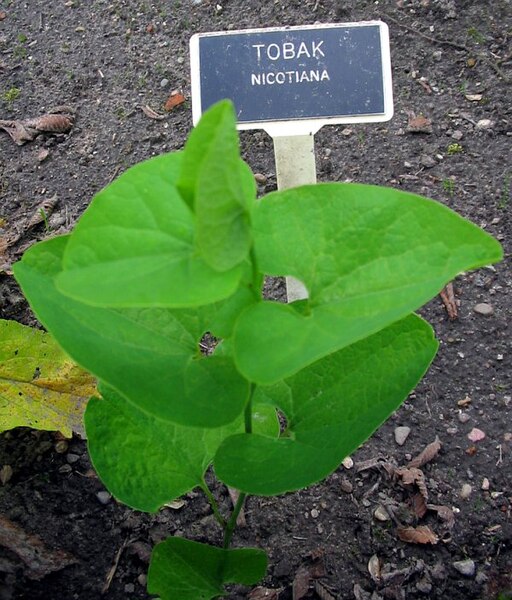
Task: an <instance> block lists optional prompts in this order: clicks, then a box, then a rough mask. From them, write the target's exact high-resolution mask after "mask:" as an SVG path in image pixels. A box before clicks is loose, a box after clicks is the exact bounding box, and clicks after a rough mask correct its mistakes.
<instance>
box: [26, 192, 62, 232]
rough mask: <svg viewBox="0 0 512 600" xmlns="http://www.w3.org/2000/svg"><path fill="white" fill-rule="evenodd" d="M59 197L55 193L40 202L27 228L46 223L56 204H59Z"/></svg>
mask: <svg viewBox="0 0 512 600" xmlns="http://www.w3.org/2000/svg"><path fill="white" fill-rule="evenodd" d="M57 202H58V197H57V194H54V195H53V196H52V197H51V198H46V199H45V200H43V201H42V202H41V203H40V204H38V205H37V207H36V209H35V210H34V212H33V213H32V216H31V217H30V219H29V222H28V223H27V228H28V229H31V228H32V227H35V226H36V225H40V224H41V223H46V222H47V221H48V218H49V217H50V215H51V214H52V212H53V210H54V208H55V206H56V205H57Z"/></svg>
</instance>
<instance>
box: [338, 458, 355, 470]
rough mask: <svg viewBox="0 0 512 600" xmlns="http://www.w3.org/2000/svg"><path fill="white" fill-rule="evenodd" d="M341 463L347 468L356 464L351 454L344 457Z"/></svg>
mask: <svg viewBox="0 0 512 600" xmlns="http://www.w3.org/2000/svg"><path fill="white" fill-rule="evenodd" d="M341 464H342V465H343V466H344V467H345V469H351V468H352V467H353V466H354V461H353V460H352V459H351V458H350V456H347V457H346V458H344V459H343V461H342V463H341Z"/></svg>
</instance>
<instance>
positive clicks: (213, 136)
mask: <svg viewBox="0 0 512 600" xmlns="http://www.w3.org/2000/svg"><path fill="white" fill-rule="evenodd" d="M235 124H236V117H235V112H234V108H233V105H232V104H231V103H230V102H227V101H223V102H219V103H217V104H216V105H214V106H213V107H212V108H210V110H208V111H207V112H206V113H205V115H204V116H203V118H202V119H201V121H200V122H199V124H198V126H197V128H196V129H195V130H194V131H193V132H192V133H191V135H190V138H189V140H188V142H187V145H186V147H185V153H184V160H183V166H182V171H181V175H180V179H179V181H178V188H179V189H180V191H181V193H182V195H183V196H184V197H185V198H186V199H187V201H188V203H189V205H190V206H191V207H193V210H194V213H195V215H196V227H197V229H196V242H197V247H198V249H199V251H200V253H201V256H202V257H203V259H204V260H205V262H207V263H208V264H209V265H210V266H211V267H213V268H214V269H217V270H219V271H226V270H229V269H231V268H233V267H234V266H236V265H238V264H239V263H240V262H241V261H243V260H244V259H245V257H246V256H247V254H248V252H249V248H250V245H251V233H250V214H249V213H250V210H251V209H252V205H253V202H254V199H255V197H256V185H255V182H254V177H253V174H252V172H251V170H250V169H249V167H248V166H247V165H246V164H245V163H244V162H243V161H242V160H241V159H240V153H239V148H238V136H237V133H236V128H235Z"/></svg>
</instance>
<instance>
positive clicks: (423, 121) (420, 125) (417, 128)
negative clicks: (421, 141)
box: [407, 111, 432, 133]
mask: <svg viewBox="0 0 512 600" xmlns="http://www.w3.org/2000/svg"><path fill="white" fill-rule="evenodd" d="M407 131H408V132H409V133H432V121H431V120H430V119H428V118H427V117H425V116H423V115H418V116H416V114H415V113H414V112H412V111H409V112H408V121H407Z"/></svg>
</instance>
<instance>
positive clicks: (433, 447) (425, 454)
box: [407, 436, 442, 468]
mask: <svg viewBox="0 0 512 600" xmlns="http://www.w3.org/2000/svg"><path fill="white" fill-rule="evenodd" d="M441 447H442V444H441V441H440V440H439V437H438V436H436V439H435V440H434V441H433V442H431V443H430V444H428V446H426V447H425V448H424V449H423V450H422V451H421V452H420V453H419V454H418V456H416V457H415V458H413V459H412V460H411V461H410V462H409V464H408V465H407V466H408V467H409V468H411V467H416V468H420V467H422V466H423V465H425V464H426V463H428V462H430V461H431V460H433V459H434V458H435V457H436V456H437V455H438V454H439V450H441Z"/></svg>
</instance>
